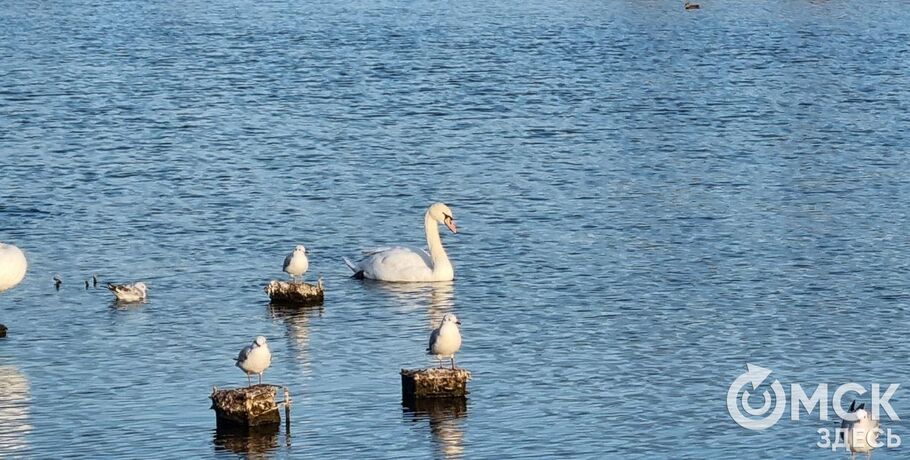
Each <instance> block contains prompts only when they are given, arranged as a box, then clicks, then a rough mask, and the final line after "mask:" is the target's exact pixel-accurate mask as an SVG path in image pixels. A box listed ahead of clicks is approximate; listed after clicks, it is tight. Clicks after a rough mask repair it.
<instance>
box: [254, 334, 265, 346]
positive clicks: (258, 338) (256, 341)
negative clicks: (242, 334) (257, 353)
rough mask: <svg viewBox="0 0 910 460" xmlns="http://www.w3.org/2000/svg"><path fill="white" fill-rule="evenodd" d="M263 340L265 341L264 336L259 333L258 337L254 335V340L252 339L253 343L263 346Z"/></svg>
mask: <svg viewBox="0 0 910 460" xmlns="http://www.w3.org/2000/svg"><path fill="white" fill-rule="evenodd" d="M265 342H266V340H265V337H264V336H261V335H260V336H259V337H256V340H253V343H254V344H255V345H256V346H257V347H261V346H264V345H265Z"/></svg>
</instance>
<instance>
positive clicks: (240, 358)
mask: <svg viewBox="0 0 910 460" xmlns="http://www.w3.org/2000/svg"><path fill="white" fill-rule="evenodd" d="M251 351H253V346H252V345H247V346H245V347H243V350H240V353H239V354H238V355H237V359H236V360H235V361H237V362H238V363H241V362H243V361H246V357H247V356H249V354H250V352H251Z"/></svg>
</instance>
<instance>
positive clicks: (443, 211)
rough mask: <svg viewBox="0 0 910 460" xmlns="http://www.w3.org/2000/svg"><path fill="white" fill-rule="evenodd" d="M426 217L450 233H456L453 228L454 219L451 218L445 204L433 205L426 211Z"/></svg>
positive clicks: (456, 230)
mask: <svg viewBox="0 0 910 460" xmlns="http://www.w3.org/2000/svg"><path fill="white" fill-rule="evenodd" d="M427 215H428V216H430V218H432V219H433V220H435V221H436V222H439V223H440V224H443V225H445V226H446V228H448V229H449V230H450V231H451V232H452V233H458V229H457V228H455V218H454V217H453V216H452V210H451V209H449V207H448V206H446V205H445V204H443V203H433V204H432V205H431V206H430V208H429V209H427Z"/></svg>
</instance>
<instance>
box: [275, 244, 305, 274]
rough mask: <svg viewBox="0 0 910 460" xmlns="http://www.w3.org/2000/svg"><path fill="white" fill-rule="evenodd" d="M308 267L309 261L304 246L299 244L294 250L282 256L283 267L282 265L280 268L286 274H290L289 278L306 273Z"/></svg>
mask: <svg viewBox="0 0 910 460" xmlns="http://www.w3.org/2000/svg"><path fill="white" fill-rule="evenodd" d="M309 268H310V261H309V259H307V257H306V248H305V247H303V245H302V244H301V245H297V246H296V247H295V248H294V251H293V252H291V253H290V254H288V256H287V257H285V258H284V267H282V270H284V272H285V273H287V274H288V275H291V279H297V277H298V276H302V275H303V274H304V273H306V271H307V269H309Z"/></svg>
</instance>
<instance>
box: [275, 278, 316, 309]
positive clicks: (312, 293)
mask: <svg viewBox="0 0 910 460" xmlns="http://www.w3.org/2000/svg"><path fill="white" fill-rule="evenodd" d="M265 292H266V293H267V294H268V295H269V299H271V300H272V303H276V304H286V305H299V306H310V305H322V302H323V298H324V293H325V289H324V288H323V285H322V278H319V280H318V281H317V282H316V284H309V283H304V282H295V281H291V282H288V281H277V280H272V281H269V284H268V285H267V286H266V287H265Z"/></svg>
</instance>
